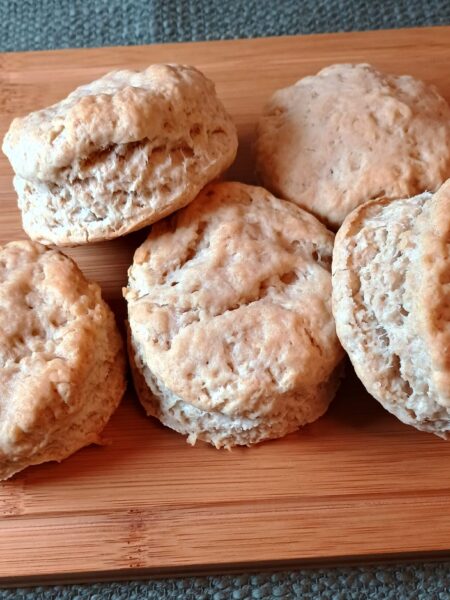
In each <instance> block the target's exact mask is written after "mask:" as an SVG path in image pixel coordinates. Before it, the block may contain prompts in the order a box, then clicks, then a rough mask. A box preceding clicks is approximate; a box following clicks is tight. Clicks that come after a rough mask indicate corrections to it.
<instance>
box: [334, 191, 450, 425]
mask: <svg viewBox="0 0 450 600" xmlns="http://www.w3.org/2000/svg"><path fill="white" fill-rule="evenodd" d="M449 247H450V180H449V181H447V182H446V183H445V184H444V185H443V186H442V187H441V188H440V189H439V190H438V191H437V192H436V193H435V194H434V195H433V194H430V193H424V194H421V195H419V196H415V197H414V198H407V199H404V200H387V199H384V200H381V199H380V200H374V201H372V202H369V203H367V204H365V205H363V206H361V207H359V208H357V209H356V210H355V211H353V212H352V213H351V214H350V215H349V216H348V217H347V219H346V220H345V221H344V224H343V226H342V227H341V229H340V230H339V232H338V234H337V236H336V243H335V248H334V254H333V312H334V316H335V319H336V327H337V332H338V335H339V338H340V340H341V342H342V345H343V346H344V348H345V349H346V351H347V352H348V354H349V356H350V359H351V361H352V363H353V365H354V367H355V370H356V373H357V374H358V376H359V378H360V379H361V381H362V382H363V383H364V385H365V386H366V388H367V390H368V391H369V393H370V394H372V396H374V397H375V398H376V399H377V400H378V401H379V402H380V403H381V404H382V405H383V406H384V407H385V408H386V409H387V410H389V411H390V412H391V413H393V414H394V415H396V416H397V417H398V418H399V419H400V420H401V421H403V422H404V423H407V424H409V425H413V426H414V427H417V429H421V430H423V431H431V432H433V433H436V434H438V435H441V436H442V437H446V436H447V432H448V431H449V430H450V313H449V306H450V255H449Z"/></svg>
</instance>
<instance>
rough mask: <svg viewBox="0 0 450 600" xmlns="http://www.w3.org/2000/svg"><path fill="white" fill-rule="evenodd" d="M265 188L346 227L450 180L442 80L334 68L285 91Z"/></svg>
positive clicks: (264, 125)
mask: <svg viewBox="0 0 450 600" xmlns="http://www.w3.org/2000/svg"><path fill="white" fill-rule="evenodd" d="M256 154H257V170H258V173H259V177H260V179H261V181H262V182H263V184H264V185H265V186H266V187H267V188H268V189H270V190H271V191H272V192H273V193H275V194H278V195H280V197H283V198H286V199H288V200H291V201H292V202H295V203H297V204H298V205H299V206H301V207H302V208H305V209H306V210H309V211H310V212H312V213H313V214H315V215H316V216H317V217H318V218H319V219H320V220H322V221H323V222H324V223H327V224H329V225H330V226H331V227H333V228H338V227H339V226H340V224H341V223H342V221H343V220H344V218H345V216H346V215H347V214H348V213H349V212H351V211H352V210H353V209H354V208H356V207H357V206H359V205H360V204H362V203H364V202H366V201H368V200H370V199H373V198H377V197H389V198H406V197H408V196H413V195H415V194H419V193H422V192H425V191H434V190H436V189H437V188H438V187H439V186H440V185H441V184H442V183H443V182H444V181H445V180H446V179H447V178H448V177H450V107H449V105H448V104H447V102H446V101H445V100H444V99H443V98H442V97H441V96H440V95H439V94H438V92H437V91H436V89H435V88H434V87H433V86H430V85H427V84H425V83H423V82H422V81H418V80H417V79H414V78H413V77H409V76H401V77H399V76H395V75H385V74H383V73H381V72H380V71H377V70H376V69H375V68H373V67H371V66H370V65H366V64H360V65H348V64H342V65H333V66H331V67H328V68H326V69H323V70H322V71H320V72H319V73H318V74H317V75H315V76H312V77H305V78H304V79H300V80H299V81H298V82H297V83H296V84H295V85H293V86H291V87H288V88H285V89H283V90H279V91H277V92H275V94H274V95H273V96H272V98H271V100H270V101H269V103H268V105H267V106H266V108H265V111H264V114H263V116H262V118H261V120H260V122H259V126H258V136H257V142H256Z"/></svg>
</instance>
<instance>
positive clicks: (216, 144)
mask: <svg viewBox="0 0 450 600" xmlns="http://www.w3.org/2000/svg"><path fill="white" fill-rule="evenodd" d="M236 150H237V134H236V128H235V126H234V125H233V123H232V121H231V119H230V117H229V116H228V114H227V113H226V112H225V109H224V107H223V106H222V104H221V103H220V101H219V100H218V98H217V96H216V93H215V89H214V84H213V83H212V82H211V81H210V80H209V79H207V78H206V77H205V76H204V75H202V73H200V71H197V70H196V69H195V68H193V67H188V66H181V65H152V66H150V67H149V68H148V69H146V70H145V71H142V72H136V71H116V72H112V73H109V74H107V75H105V76H104V77H102V78H101V79H99V80H97V81H94V82H93V83H90V84H88V85H84V86H82V87H79V88H78V89H76V90H75V91H74V92H72V93H71V94H70V95H69V96H68V97H67V98H66V99H65V100H62V101H61V102H59V103H58V104H54V105H53V106H51V107H49V108H46V109H43V110H39V111H37V112H34V113H31V114H29V115H28V116H26V117H23V118H19V119H15V120H14V121H13V122H12V124H11V126H10V129H9V131H8V133H7V134H6V136H5V139H4V143H3V151H4V152H5V154H6V155H7V156H8V158H9V160H10V162H11V164H12V166H13V169H14V171H15V173H16V176H15V179H14V185H15V188H16V191H17V194H18V196H19V207H20V209H21V211H22V219H23V227H24V229H25V231H26V232H27V233H28V235H29V236H30V237H31V238H32V239H34V240H37V241H39V242H44V243H51V244H58V245H60V246H64V245H69V246H70V245H76V244H84V243H87V242H94V241H101V240H106V239H111V238H115V237H118V236H121V235H124V234H126V233H129V232H131V231H134V230H136V229H140V228H142V227H144V226H146V225H148V224H150V223H153V222H154V221H157V220H158V219H161V218H162V217H164V216H165V215H167V214H169V213H171V212H173V211H175V210H177V209H178V208H180V207H181V206H185V205H186V204H188V203H189V202H191V200H193V199H194V198H195V196H196V195H197V194H198V192H199V191H200V190H201V188H202V187H204V186H205V185H206V184H207V183H208V182H209V181H211V180H212V179H214V178H215V177H217V176H219V175H220V174H221V173H222V172H223V171H224V170H225V169H226V168H227V167H228V166H229V165H230V164H231V163H232V162H233V160H234V157H235V154H236Z"/></svg>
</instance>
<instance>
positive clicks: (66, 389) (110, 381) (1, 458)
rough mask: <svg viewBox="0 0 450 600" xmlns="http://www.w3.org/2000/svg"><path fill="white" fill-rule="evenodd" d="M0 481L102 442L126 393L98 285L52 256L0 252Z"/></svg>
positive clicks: (36, 247)
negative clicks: (101, 439)
mask: <svg viewBox="0 0 450 600" xmlns="http://www.w3.org/2000/svg"><path fill="white" fill-rule="evenodd" d="M0 278H1V279H0V365H1V370H0V479H7V478H8V477H10V476H11V475H13V474H14V473H17V472H18V471H20V470H22V469H24V468H25V467H27V466H29V465H35V464H39V463H42V462H46V461H50V460H56V461H60V460H62V459H63V458H66V457H67V456H69V455H70V454H72V453H73V452H75V451H76V450H78V449H79V448H81V447H83V446H86V445H88V444H91V443H95V442H98V441H99V439H100V438H99V434H100V432H101V431H102V429H103V427H104V426H105V424H106V422H107V421H108V419H109V417H110V416H111V414H112V413H113V411H114V410H115V408H116V407H117V405H118V404H119V401H120V399H121V396H122V394H123V392H124V388H125V376H124V356H123V351H122V342H121V339H120V335H119V333H118V331H117V328H116V324H115V321H114V316H113V314H112V312H111V311H110V309H109V308H108V306H107V305H106V304H105V302H104V301H103V300H102V298H101V295H100V288H99V286H98V285H97V284H96V283H92V282H88V281H86V279H85V278H84V276H83V274H82V273H81V271H80V270H79V269H78V267H77V266H76V265H75V263H74V262H73V261H72V260H70V259H69V258H68V257H66V256H64V255H63V254H61V253H60V252H58V251H56V250H49V249H47V248H45V247H44V246H41V245H40V244H37V243H32V242H12V243H9V244H7V245H6V246H3V247H2V248H0Z"/></svg>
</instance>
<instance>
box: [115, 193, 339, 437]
mask: <svg viewBox="0 0 450 600" xmlns="http://www.w3.org/2000/svg"><path fill="white" fill-rule="evenodd" d="M332 247H333V235H332V233H331V232H329V231H328V230H327V229H326V228H325V227H323V226H322V225H321V224H320V223H319V222H318V221H317V220H316V219H315V218H314V217H312V216H311V215H309V214H308V213H306V212H304V211H302V210H301V209H299V208H298V207H296V206H295V205H293V204H291V203H289V202H283V201H281V200H278V199H276V198H274V197H273V196H272V195H271V194H269V193H268V192H266V190H263V189H262V188H256V187H251V186H246V185H243V184H237V183H221V184H211V185H210V186H207V187H206V188H205V189H204V190H203V191H202V193H201V194H200V196H199V197H198V198H197V199H196V200H195V202H194V203H192V204H191V205H190V206H189V207H187V208H186V209H184V210H183V211H180V212H179V213H176V214H175V215H173V216H172V217H170V218H169V219H166V220H165V221H163V222H161V223H158V224H157V225H155V226H154V228H153V230H152V232H151V234H150V236H149V237H148V239H147V240H146V242H144V244H143V245H142V246H141V247H140V248H139V249H138V250H137V251H136V253H135V257H134V262H133V265H132V267H131V268H130V270H129V283H128V288H127V289H126V290H125V297H126V300H127V302H128V315H129V322H130V328H131V338H132V342H131V344H132V348H133V350H132V355H134V356H133V360H134V361H135V362H136V364H137V368H138V370H139V371H140V372H142V373H143V374H144V376H145V379H146V382H147V385H148V386H149V388H150V389H151V390H152V393H153V394H154V395H155V396H156V397H158V398H159V399H160V406H161V411H162V412H165V413H166V420H167V419H169V417H167V414H169V413H170V411H172V412H174V413H177V415H178V416H177V417H176V418H177V419H179V420H180V422H181V425H180V427H182V426H183V425H182V423H185V424H186V423H187V420H189V415H191V416H192V415H194V416H195V415H197V417H198V418H195V419H194V421H196V422H197V425H198V428H199V432H200V429H201V427H200V421H202V422H203V425H202V427H203V429H204V430H205V431H206V430H207V429H208V427H207V424H206V422H207V420H208V419H212V421H211V422H210V425H211V427H212V423H213V421H214V420H215V422H216V423H217V427H216V429H220V427H221V426H220V423H223V431H222V433H221V434H220V435H219V432H217V439H216V442H217V444H218V445H232V443H231V441H230V439H228V438H233V439H235V443H246V442H244V441H240V442H239V441H238V439H239V435H238V434H237V433H236V435H234V436H233V435H232V434H231V433H230V432H228V437H227V434H226V430H227V426H226V425H225V424H226V423H228V424H229V425H230V427H231V423H237V424H238V425H236V426H237V427H241V426H242V429H243V431H245V430H250V429H251V430H252V431H253V433H252V434H251V435H250V434H249V436H247V441H248V443H252V439H253V438H252V436H254V440H253V441H255V440H256V438H258V435H257V433H255V431H256V429H257V428H258V423H261V427H264V426H267V429H266V431H265V433H264V434H262V433H261V437H278V436H279V435H282V433H280V431H281V430H282V429H283V428H284V430H285V432H287V431H286V430H287V429H288V428H289V427H291V428H292V429H296V428H297V427H298V426H299V425H300V424H304V423H306V422H308V421H311V420H314V419H315V418H317V417H318V416H320V414H322V413H323V412H324V411H325V410H326V406H328V403H329V401H330V400H331V397H332V395H333V394H334V391H335V388H336V386H335V388H334V391H333V394H331V393H328V394H325V393H324V394H322V396H323V397H322V399H321V400H320V399H319V396H320V393H319V390H320V389H321V388H322V387H323V385H324V382H325V381H327V380H328V379H329V378H330V377H331V374H332V372H333V371H334V369H335V368H336V366H337V364H338V363H339V361H340V359H341V357H342V351H341V348H340V345H339V343H338V341H337V337H336V333H335V327H334V321H333V318H332V315H331V276H330V268H331V254H332ZM331 387H332V386H330V388H331ZM141 396H142V394H141ZM325 396H326V406H325ZM161 399H162V400H161ZM148 404H149V402H147V405H148ZM295 404H296V405H297V409H296V410H294V409H292V406H293V405H295ZM177 411H178V412H177ZM196 411H197V412H196ZM161 414H162V413H161ZM161 414H158V415H157V416H159V418H161ZM183 415H184V416H183ZM314 415H315V416H314ZM173 418H174V417H173V415H172V417H171V419H172V420H173ZM277 419H278V422H279V425H276V422H277ZM161 420H163V422H164V418H161ZM290 420H291V421H290ZM272 421H273V424H272V428H273V431H272V434H273V435H271V434H270V425H269V424H270V423H271V422H272ZM248 422H251V423H252V427H251V428H250V427H249V426H246V425H245V423H248ZM289 422H290V423H289ZM171 426H173V425H171ZM180 427H179V429H178V430H181V429H180ZM255 427H256V429H255ZM173 428H175V429H176V427H173ZM292 429H290V430H292ZM230 431H231V430H230ZM185 432H187V433H192V435H191V439H193V436H194V433H193V432H191V431H187V430H186V431H185ZM202 435H203V438H204V437H205V435H206V434H205V433H204V434H202ZM202 435H200V434H199V436H198V437H202ZM208 435H209V434H208ZM211 435H212V434H211ZM220 436H222V437H223V444H222V443H221V442H220V443H219V438H220ZM244 438H245V435H242V440H244ZM213 443H215V442H213Z"/></svg>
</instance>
